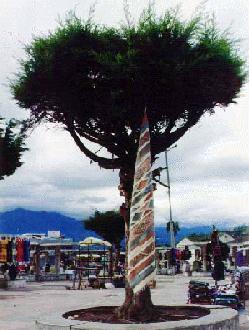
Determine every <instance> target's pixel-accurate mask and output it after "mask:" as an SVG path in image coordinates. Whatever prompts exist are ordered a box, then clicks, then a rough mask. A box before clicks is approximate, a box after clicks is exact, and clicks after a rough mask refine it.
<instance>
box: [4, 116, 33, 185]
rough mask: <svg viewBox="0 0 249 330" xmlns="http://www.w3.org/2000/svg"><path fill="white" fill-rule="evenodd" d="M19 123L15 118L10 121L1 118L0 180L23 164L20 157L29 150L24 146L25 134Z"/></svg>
mask: <svg viewBox="0 0 249 330" xmlns="http://www.w3.org/2000/svg"><path fill="white" fill-rule="evenodd" d="M18 124H20V123H19V122H17V121H15V120H14V119H12V120H10V121H9V122H8V123H3V121H2V119H0V125H1V126H0V180H2V179H4V177H5V176H9V175H12V174H13V173H14V172H15V170H16V169H17V168H18V167H20V166H21V165H22V162H21V160H20V158H21V155H22V153H23V152H24V151H25V150H27V148H25V147H24V139H25V134H24V133H23V132H22V130H19V129H18V128H17V126H18Z"/></svg>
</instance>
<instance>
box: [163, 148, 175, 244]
mask: <svg viewBox="0 0 249 330" xmlns="http://www.w3.org/2000/svg"><path fill="white" fill-rule="evenodd" d="M167 152H168V150H167V149H166V150H165V163H166V171H167V187H168V198H169V221H170V246H171V248H175V245H176V244H175V234H174V223H173V221H172V208H171V200H170V177H169V166H168V155H167Z"/></svg>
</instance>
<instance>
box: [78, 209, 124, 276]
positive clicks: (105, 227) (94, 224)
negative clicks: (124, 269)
mask: <svg viewBox="0 0 249 330" xmlns="http://www.w3.org/2000/svg"><path fill="white" fill-rule="evenodd" d="M83 225H84V227H85V229H88V230H92V231H94V232H95V233H96V234H97V235H99V236H101V237H102V238H103V239H104V240H105V241H108V242H110V243H111V244H112V245H114V248H115V250H116V256H117V257H116V260H115V261H116V263H117V261H118V258H119V255H120V248H121V241H122V240H123V239H124V235H125V224H124V218H123V217H122V216H121V215H120V213H119V212H117V211H107V212H100V211H95V213H94V215H93V216H91V217H89V219H87V220H85V221H83ZM115 267H116V264H115ZM110 269H111V272H112V253H111V267H110Z"/></svg>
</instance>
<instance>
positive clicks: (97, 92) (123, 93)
mask: <svg viewBox="0 0 249 330" xmlns="http://www.w3.org/2000/svg"><path fill="white" fill-rule="evenodd" d="M26 55H27V57H26V59H24V60H23V61H22V62H21V68H20V71H19V73H18V75H17V78H16V80H15V81H13V83H12V86H11V87H12V93H13V95H14V97H15V99H16V100H17V101H18V104H19V105H20V106H21V107H23V108H28V109H30V110H31V120H30V123H29V124H30V125H31V126H34V125H35V124H36V123H40V122H41V121H43V120H45V121H49V122H56V123H60V124H62V125H63V126H64V128H65V129H66V130H67V131H68V132H69V133H70V134H71V136H72V138H73V139H74V141H75V143H76V144H77V145H78V147H79V148H80V150H81V151H82V152H83V153H84V154H85V155H86V156H87V157H89V158H90V159H91V160H92V161H95V162H97V163H98V164H99V165H100V166H101V167H104V168H118V169H120V168H124V167H125V168H128V169H129V168H133V167H134V161H135V156H136V150H137V143H138V137H139V127H140V124H141V119H142V116H143V113H144V109H145V107H146V109H147V114H148V118H149V122H150V131H151V146H152V161H154V160H155V158H156V155H157V154H159V153H160V152H162V151H164V150H165V149H166V148H167V147H169V146H170V145H172V144H173V143H175V142H176V141H177V140H178V139H179V138H181V137H182V136H183V135H184V134H185V132H187V130H188V129H190V128H191V127H192V126H194V125H195V124H196V123H197V122H198V121H199V119H200V118H201V117H202V115H203V114H205V113H207V112H208V113H212V112H213V110H214V108H215V107H216V106H217V105H218V106H227V105H228V104H229V103H231V102H234V99H235V98H236V96H237V94H238V92H239V90H240V88H241V86H242V84H243V82H244V80H245V69H244V62H243V60H242V59H241V58H240V57H239V55H238V54H237V53H236V48H235V46H234V43H233V41H232V40H231V39H229V37H228V36H227V35H226V34H225V33H220V32H219V31H218V30H217V28H216V26H215V24H214V23H213V22H211V21H206V22H205V21H203V19H202V18H200V17H195V18H193V19H191V20H190V21H182V20H181V19H179V18H178V17H177V14H175V13H174V12H172V11H168V12H166V13H165V15H163V16H162V17H157V16H156V15H155V14H153V12H152V10H148V11H145V12H144V13H143V15H142V16H141V18H140V20H139V22H138V24H136V25H130V26H125V27H124V26H121V27H117V28H111V27H105V26H99V25H96V24H94V23H93V22H89V21H87V22H84V21H82V20H81V19H79V18H77V17H75V16H74V15H71V16H70V17H68V18H67V19H66V20H65V21H64V22H62V23H61V24H60V25H59V26H58V28H57V29H56V30H55V31H54V32H50V33H49V34H48V35H47V36H41V37H35V38H34V39H33V41H32V42H31V43H30V45H28V46H27V47H26ZM86 141H90V142H91V143H90V144H89V143H86ZM95 144H97V145H98V146H97V147H95ZM99 145H100V146H101V147H103V148H104V150H107V151H108V152H109V153H110V154H109V155H110V156H106V155H105V156H103V155H100V154H98V153H97V152H96V149H97V148H98V149H99Z"/></svg>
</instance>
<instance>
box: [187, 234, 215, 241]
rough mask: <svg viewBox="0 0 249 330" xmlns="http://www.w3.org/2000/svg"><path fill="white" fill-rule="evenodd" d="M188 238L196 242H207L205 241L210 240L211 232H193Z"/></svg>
mask: <svg viewBox="0 0 249 330" xmlns="http://www.w3.org/2000/svg"><path fill="white" fill-rule="evenodd" d="M188 238H189V239H190V240H191V241H194V242H205V241H210V239H211V236H210V234H203V233H199V234H197V233H193V234H190V235H188Z"/></svg>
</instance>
